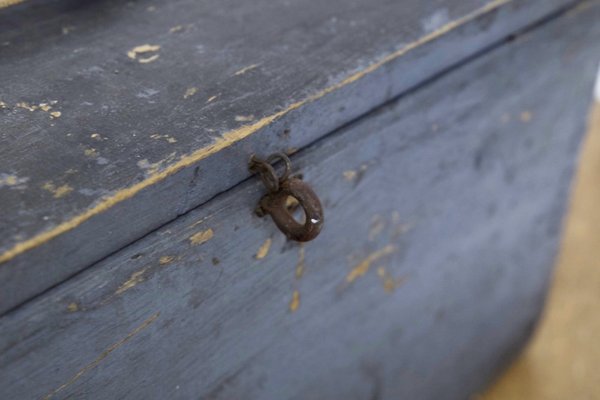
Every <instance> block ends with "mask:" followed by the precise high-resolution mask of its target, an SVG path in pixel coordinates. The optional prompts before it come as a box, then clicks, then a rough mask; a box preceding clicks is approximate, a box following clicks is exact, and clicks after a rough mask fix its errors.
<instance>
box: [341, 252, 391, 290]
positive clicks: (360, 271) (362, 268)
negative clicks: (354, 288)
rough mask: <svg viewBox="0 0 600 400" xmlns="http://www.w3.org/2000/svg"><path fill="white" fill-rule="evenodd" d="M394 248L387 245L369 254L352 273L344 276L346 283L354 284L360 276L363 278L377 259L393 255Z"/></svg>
mask: <svg viewBox="0 0 600 400" xmlns="http://www.w3.org/2000/svg"><path fill="white" fill-rule="evenodd" d="M396 250H397V249H396V246H394V245H391V244H389V245H387V246H385V247H384V248H382V249H379V250H377V251H375V252H373V253H371V254H369V255H368V256H367V257H366V258H365V259H364V260H362V261H361V262H360V263H359V264H358V265H356V266H355V267H354V268H353V269H352V271H350V273H348V275H347V276H346V282H348V283H352V282H354V281H355V280H356V279H358V278H360V277H361V276H363V275H364V274H366V273H367V272H369V269H370V268H371V265H372V264H373V263H374V262H376V261H378V260H379V259H381V258H383V257H385V256H387V255H390V254H392V253H394V252H395V251H396Z"/></svg>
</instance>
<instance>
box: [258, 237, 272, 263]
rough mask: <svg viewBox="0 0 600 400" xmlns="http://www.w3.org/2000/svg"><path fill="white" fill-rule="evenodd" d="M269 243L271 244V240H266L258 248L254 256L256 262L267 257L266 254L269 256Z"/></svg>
mask: <svg viewBox="0 0 600 400" xmlns="http://www.w3.org/2000/svg"><path fill="white" fill-rule="evenodd" d="M271 243H273V239H271V238H268V239H267V240H265V242H264V243H263V244H262V245H261V246H260V247H259V249H258V251H257V252H256V256H255V257H256V259H257V260H262V259H263V258H265V257H266V256H267V254H269V250H270V249H271Z"/></svg>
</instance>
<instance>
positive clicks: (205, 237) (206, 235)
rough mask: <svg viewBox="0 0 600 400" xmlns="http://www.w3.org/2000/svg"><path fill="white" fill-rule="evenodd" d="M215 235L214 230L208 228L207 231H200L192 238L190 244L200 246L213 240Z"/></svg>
mask: <svg viewBox="0 0 600 400" xmlns="http://www.w3.org/2000/svg"><path fill="white" fill-rule="evenodd" d="M213 235H214V232H213V230H212V229H211V228H208V229H207V230H205V231H200V232H198V233H195V234H193V235H192V236H190V243H191V244H192V245H194V246H197V245H200V244H202V243H205V242H208V241H209V240H210V239H212V237H213Z"/></svg>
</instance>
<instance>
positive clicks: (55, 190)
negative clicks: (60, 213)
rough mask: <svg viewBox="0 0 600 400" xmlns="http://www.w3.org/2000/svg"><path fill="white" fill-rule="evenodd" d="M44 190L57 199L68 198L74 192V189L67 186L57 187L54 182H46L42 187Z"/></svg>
mask: <svg viewBox="0 0 600 400" xmlns="http://www.w3.org/2000/svg"><path fill="white" fill-rule="evenodd" d="M42 189H45V190H47V191H49V192H50V193H52V194H53V195H54V198H55V199H58V198H61V197H63V196H66V195H67V194H69V193H71V192H72V191H73V188H72V187H71V186H69V185H67V184H64V185H61V186H56V185H55V184H54V183H52V182H46V183H44V184H43V185H42Z"/></svg>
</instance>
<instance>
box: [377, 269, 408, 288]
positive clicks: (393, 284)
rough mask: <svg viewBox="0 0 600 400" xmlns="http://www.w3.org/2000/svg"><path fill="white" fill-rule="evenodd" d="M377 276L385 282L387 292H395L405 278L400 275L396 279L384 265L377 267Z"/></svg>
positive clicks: (384, 286)
mask: <svg viewBox="0 0 600 400" xmlns="http://www.w3.org/2000/svg"><path fill="white" fill-rule="evenodd" d="M377 276H379V277H380V278H381V283H382V284H383V290H384V291H385V292H386V293H393V292H394V291H396V289H397V288H398V287H400V286H401V285H402V284H403V283H404V281H405V279H404V278H402V277H400V278H398V279H394V278H393V277H392V276H391V275H390V274H389V272H388V271H386V269H385V268H384V267H379V268H378V269H377Z"/></svg>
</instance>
